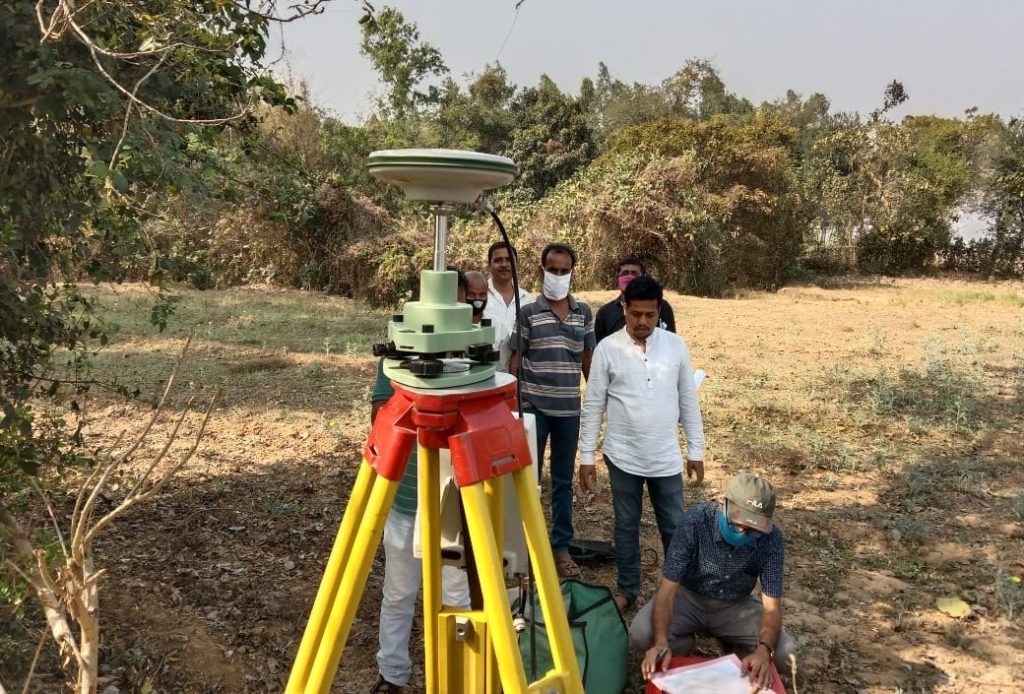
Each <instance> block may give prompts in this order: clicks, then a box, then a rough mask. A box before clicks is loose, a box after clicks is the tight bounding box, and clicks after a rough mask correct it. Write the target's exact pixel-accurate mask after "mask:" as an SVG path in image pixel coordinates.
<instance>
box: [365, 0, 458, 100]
mask: <svg viewBox="0 0 1024 694" xmlns="http://www.w3.org/2000/svg"><path fill="white" fill-rule="evenodd" d="M361 49H362V52H363V55H365V56H366V57H368V58H369V59H370V63H371V64H372V65H373V69H374V70H376V71H377V74H378V75H379V76H380V79H381V81H382V82H383V83H384V84H385V85H386V86H387V96H386V97H384V98H382V99H380V100H379V101H378V109H379V111H380V113H381V115H382V116H383V117H385V118H386V119H389V120H400V119H402V118H404V117H406V116H409V115H412V114H413V113H414V112H415V111H416V110H417V109H419V108H422V107H424V106H433V105H436V104H437V103H438V101H439V99H440V96H441V90H440V89H439V88H438V86H437V85H435V84H427V85H426V86H425V88H424V81H425V80H427V79H428V78H431V77H435V78H437V77H441V76H442V75H446V74H447V73H448V67H447V66H446V65H445V64H444V59H443V58H442V57H441V53H440V51H438V50H437V49H436V48H435V47H434V46H432V45H431V44H429V43H424V42H421V41H420V32H419V29H417V27H416V24H415V23H410V22H407V21H406V20H405V17H404V16H403V15H402V13H401V12H399V11H398V10H396V9H394V8H391V7H387V8H385V9H383V10H381V11H380V12H379V13H376V14H375V15H373V16H371V17H370V18H369V19H368V20H367V21H365V22H363V41H362V45H361Z"/></svg>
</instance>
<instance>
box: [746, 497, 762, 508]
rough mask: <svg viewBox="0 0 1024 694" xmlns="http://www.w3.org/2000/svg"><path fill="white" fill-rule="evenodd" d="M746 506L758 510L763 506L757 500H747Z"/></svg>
mask: <svg viewBox="0 0 1024 694" xmlns="http://www.w3.org/2000/svg"><path fill="white" fill-rule="evenodd" d="M747 504H748V505H750V506H753V507H754V508H760V509H763V508H764V504H762V503H761V502H760V501H758V500H757V499H747Z"/></svg>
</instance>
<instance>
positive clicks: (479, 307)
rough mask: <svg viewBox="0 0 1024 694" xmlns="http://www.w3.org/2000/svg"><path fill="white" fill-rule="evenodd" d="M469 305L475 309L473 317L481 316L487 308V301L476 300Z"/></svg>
mask: <svg viewBox="0 0 1024 694" xmlns="http://www.w3.org/2000/svg"><path fill="white" fill-rule="evenodd" d="M469 305H470V306H472V307H473V315H480V314H481V313H483V312H484V308H485V307H486V306H487V299H474V300H473V301H470V302H469Z"/></svg>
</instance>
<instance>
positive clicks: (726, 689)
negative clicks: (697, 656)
mask: <svg viewBox="0 0 1024 694" xmlns="http://www.w3.org/2000/svg"><path fill="white" fill-rule="evenodd" d="M651 682H652V683H653V684H654V686H655V687H657V688H658V689H659V690H661V691H663V692H666V693H667V694H751V684H750V680H748V679H747V678H746V677H744V676H743V671H742V670H741V669H740V659H739V658H737V657H736V656H735V655H727V656H723V657H721V658H716V659H715V660H709V661H707V662H704V663H698V664H696V665H684V666H682V667H677V668H674V669H672V670H667V671H665V672H659V673H656V674H654V675H653V676H652V677H651ZM760 692H762V693H764V694H771V692H769V691H768V690H767V689H762V690H760Z"/></svg>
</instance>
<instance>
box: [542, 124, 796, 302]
mask: <svg viewBox="0 0 1024 694" xmlns="http://www.w3.org/2000/svg"><path fill="white" fill-rule="evenodd" d="M791 136H792V132H791V130H790V129H789V128H787V127H785V126H783V125H781V124H780V123H778V122H776V121H772V120H770V119H762V118H757V119H755V120H754V121H752V122H750V123H745V124H744V123H736V122H733V121H732V120H730V119H729V118H726V117H722V116H716V117H715V118H712V119H711V120H709V121H706V122H696V121H692V120H689V119H683V118H669V119H662V120H659V121H656V122H655V123H652V124H649V125H644V126H637V127H635V128H629V129H627V130H625V131H623V132H622V133H621V134H620V135H619V136H617V137H614V138H613V139H612V142H611V145H610V147H609V150H608V151H607V153H606V154H605V155H603V156H602V157H601V158H600V159H599V160H598V161H596V162H595V163H594V164H593V165H591V166H590V167H588V168H587V169H586V170H584V171H583V172H582V173H580V174H579V175H577V176H575V177H574V178H572V179H570V180H569V181H567V182H566V183H563V184H562V185H561V186H559V187H558V188H557V189H556V190H555V191H554V192H553V193H552V194H551V195H549V196H548V198H546V199H545V200H544V201H542V203H541V204H540V205H538V206H537V207H536V209H535V211H534V212H533V214H531V215H529V216H528V217H527V219H526V220H525V224H526V226H527V227H528V228H529V230H530V234H531V235H534V236H537V235H540V236H546V238H547V239H550V240H554V239H559V240H564V241H567V242H569V243H571V244H572V245H573V246H575V247H576V248H577V250H578V251H579V252H580V265H579V270H578V274H577V278H578V279H577V285H576V286H578V287H581V288H582V287H605V286H608V285H609V284H610V283H611V278H612V276H613V271H614V268H615V264H616V262H617V261H618V259H619V258H621V257H622V256H624V255H638V256H641V257H643V258H646V259H648V260H649V262H650V270H651V272H652V273H653V274H655V275H657V276H658V277H659V278H661V280H662V281H663V282H664V283H665V284H666V285H667V286H669V287H671V288H673V289H676V290H679V291H686V292H690V293H695V294H701V295H707V296H719V295H721V294H723V293H724V292H726V291H727V290H729V289H732V288H743V287H753V288H760V289H774V288H777V287H778V286H779V284H780V283H781V281H782V277H783V274H784V272H785V269H786V268H787V266H788V265H789V264H790V263H792V261H793V260H794V259H795V257H796V255H797V253H798V252H799V249H800V240H801V239H802V237H803V233H804V227H805V226H806V220H805V218H804V216H803V215H802V214H801V211H800V210H801V206H800V201H799V198H798V196H797V191H796V186H795V179H794V178H793V175H792V161H791V158H790V150H789V149H788V142H789V138H790V137H791Z"/></svg>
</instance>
